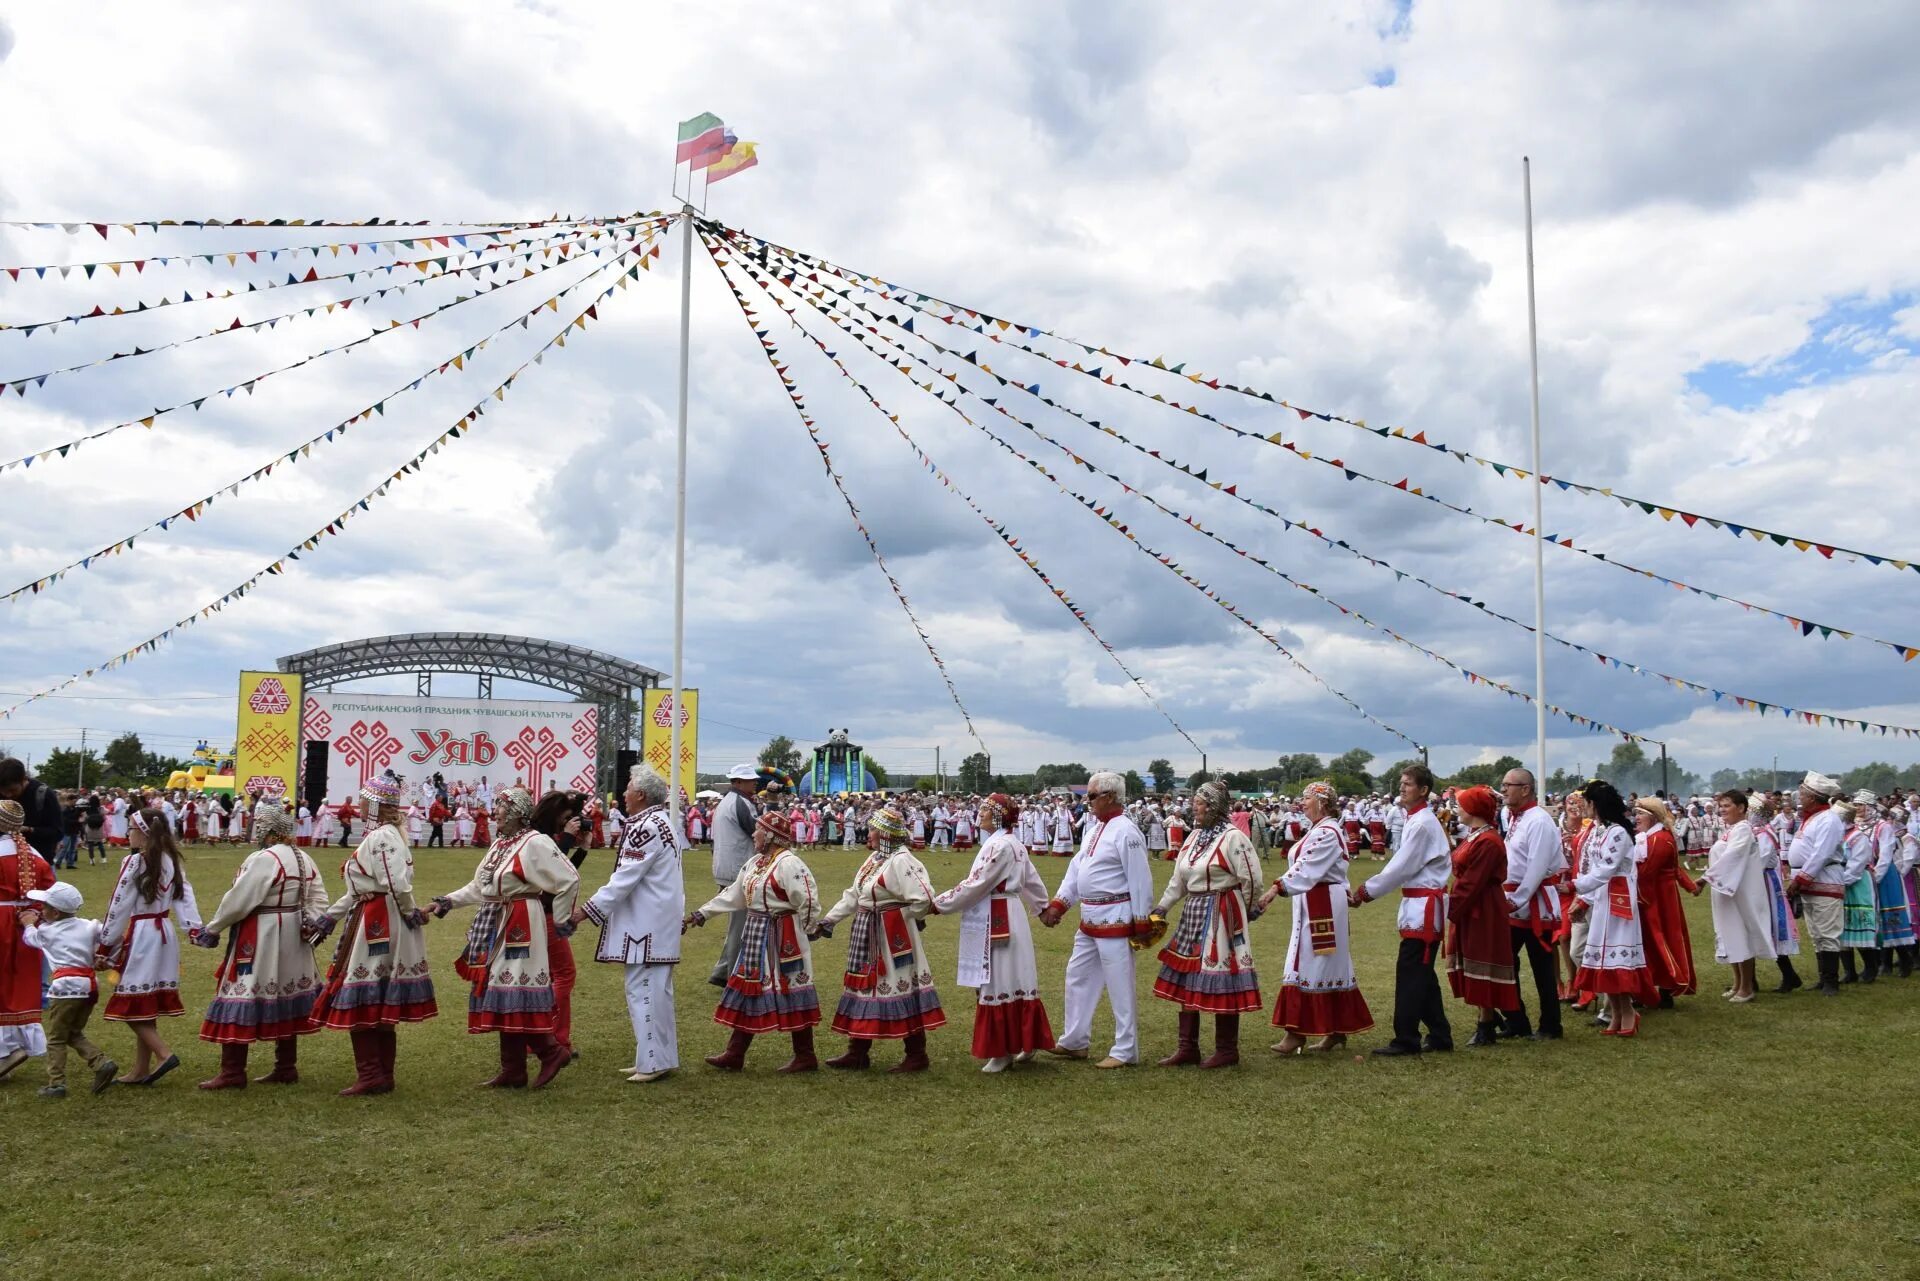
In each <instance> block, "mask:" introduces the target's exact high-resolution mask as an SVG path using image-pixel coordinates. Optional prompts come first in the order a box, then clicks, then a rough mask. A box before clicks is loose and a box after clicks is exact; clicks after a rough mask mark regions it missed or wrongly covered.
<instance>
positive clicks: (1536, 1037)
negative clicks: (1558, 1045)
mask: <svg viewBox="0 0 1920 1281" xmlns="http://www.w3.org/2000/svg"><path fill="white" fill-rule="evenodd" d="M1562 1035H1564V1034H1563V1033H1562V1032H1561V1031H1560V1029H1559V1028H1554V1029H1553V1030H1552V1031H1548V1030H1547V1029H1546V1028H1541V1029H1540V1030H1539V1031H1538V1032H1535V1033H1534V1034H1533V1035H1531V1036H1529V1037H1528V1038H1527V1039H1528V1040H1529V1041H1558V1040H1559V1039H1560V1038H1561V1036H1562Z"/></svg>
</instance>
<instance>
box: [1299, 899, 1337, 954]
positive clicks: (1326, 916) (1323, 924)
mask: <svg viewBox="0 0 1920 1281" xmlns="http://www.w3.org/2000/svg"><path fill="white" fill-rule="evenodd" d="M1306 899H1307V938H1308V940H1309V941H1310V942H1311V943H1312V944H1313V950H1314V952H1315V953H1317V954H1324V953H1327V952H1334V951H1338V950H1339V947H1340V940H1339V938H1338V937H1336V936H1335V934H1334V928H1333V891H1332V889H1331V888H1329V887H1328V886H1326V885H1324V884H1323V885H1316V886H1314V887H1313V888H1312V889H1310V890H1308V891H1307V894H1306Z"/></svg>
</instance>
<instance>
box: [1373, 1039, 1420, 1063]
mask: <svg viewBox="0 0 1920 1281" xmlns="http://www.w3.org/2000/svg"><path fill="white" fill-rule="evenodd" d="M1408 1055H1412V1056H1413V1057H1414V1058H1419V1057H1420V1051H1419V1050H1418V1049H1416V1048H1414V1047H1412V1046H1407V1045H1402V1044H1400V1042H1398V1041H1388V1042H1387V1043H1386V1044H1385V1045H1383V1046H1381V1047H1380V1048H1379V1049H1377V1050H1375V1051H1374V1052H1373V1057H1375V1058H1377V1059H1398V1058H1404V1057H1406V1056H1408Z"/></svg>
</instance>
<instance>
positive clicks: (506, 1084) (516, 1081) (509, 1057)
mask: <svg viewBox="0 0 1920 1281" xmlns="http://www.w3.org/2000/svg"><path fill="white" fill-rule="evenodd" d="M526 1083H527V1049H526V1038H525V1037H523V1036H521V1035H520V1034H519V1033H518V1032H502V1033H501V1034H500V1070H499V1071H498V1072H496V1073H495V1074H494V1075H493V1076H492V1077H491V1078H489V1079H487V1080H485V1081H482V1082H480V1088H481V1089H483V1090H517V1089H519V1088H521V1087H522V1086H524V1085H525V1084H526Z"/></svg>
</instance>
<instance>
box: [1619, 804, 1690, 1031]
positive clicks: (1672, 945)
mask: <svg viewBox="0 0 1920 1281" xmlns="http://www.w3.org/2000/svg"><path fill="white" fill-rule="evenodd" d="M1633 817H1634V825H1635V827H1636V828H1638V830H1639V832H1640V834H1641V835H1642V836H1643V837H1645V838H1646V846H1647V856H1646V858H1645V859H1643V860H1642V861H1641V863H1640V875H1639V882H1640V885H1639V890H1640V911H1641V913H1642V919H1643V922H1644V924H1643V927H1642V928H1643V932H1644V934H1645V936H1646V938H1645V941H1646V947H1647V969H1648V970H1649V971H1650V972H1651V973H1652V974H1653V985H1654V986H1655V987H1657V988H1659V989H1660V1008H1661V1009H1663V1010H1670V1009H1672V1008H1673V998H1674V997H1676V996H1692V995H1693V993H1694V988H1695V983H1694V973H1693V940H1692V938H1690V937H1689V936H1688V934H1687V914H1686V912H1685V910H1684V909H1682V907H1681V906H1680V891H1681V889H1682V888H1684V889H1685V890H1686V891H1687V893H1689V894H1698V893H1699V892H1700V888H1701V887H1700V885H1699V884H1698V883H1697V882H1696V881H1695V880H1694V879H1693V878H1692V877H1691V876H1689V875H1687V869H1686V868H1684V867H1682V866H1681V865H1680V849H1679V846H1678V844H1677V843H1676V842H1675V841H1674V839H1673V815H1672V813H1670V812H1669V811H1668V809H1667V806H1666V802H1664V801H1662V800H1661V799H1660V798H1659V797H1657V796H1649V797H1644V798H1642V799H1641V800H1638V801H1635V802H1634V803H1633Z"/></svg>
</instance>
